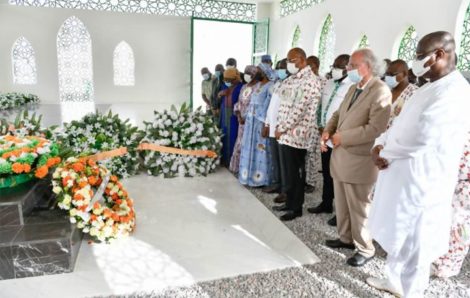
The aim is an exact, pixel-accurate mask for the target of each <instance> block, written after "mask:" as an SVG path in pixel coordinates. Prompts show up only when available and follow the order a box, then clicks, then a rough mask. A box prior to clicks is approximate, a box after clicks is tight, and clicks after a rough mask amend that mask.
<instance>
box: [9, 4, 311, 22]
mask: <svg viewBox="0 0 470 298" xmlns="http://www.w3.org/2000/svg"><path fill="white" fill-rule="evenodd" d="M317 1H318V0H317ZM9 3H10V4H12V5H23V6H36V7H54V8H72V9H88V10H98V11H113V12H126V13H146V14H156V15H168V16H182V17H190V16H194V17H199V18H209V19H220V20H230V21H246V22H253V21H255V20H256V4H253V3H238V2H226V1H212V0H109V1H103V0H10V1H9Z"/></svg>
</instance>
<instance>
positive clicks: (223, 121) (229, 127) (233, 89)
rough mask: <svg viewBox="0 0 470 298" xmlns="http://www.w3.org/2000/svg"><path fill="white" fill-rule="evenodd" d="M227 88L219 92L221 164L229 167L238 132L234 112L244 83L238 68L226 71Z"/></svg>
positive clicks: (225, 82) (225, 81)
mask: <svg viewBox="0 0 470 298" xmlns="http://www.w3.org/2000/svg"><path fill="white" fill-rule="evenodd" d="M224 84H225V89H224V90H222V91H220V92H219V96H220V97H221V100H222V104H221V107H220V128H221V130H222V159H221V164H222V165H223V166H225V167H227V168H228V167H229V165H230V159H231V158H232V154H233V148H234V146H235V141H236V140H237V134H238V118H237V115H235V113H234V112H233V108H234V106H235V104H236V103H237V102H238V97H239V95H240V90H241V89H242V86H243V83H242V82H241V80H240V73H239V72H238V70H236V69H234V68H232V69H227V70H226V71H225V72H224Z"/></svg>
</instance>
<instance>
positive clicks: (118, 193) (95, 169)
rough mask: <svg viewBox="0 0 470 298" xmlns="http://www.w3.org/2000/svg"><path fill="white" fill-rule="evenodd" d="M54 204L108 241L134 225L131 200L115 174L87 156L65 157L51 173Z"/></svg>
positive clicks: (97, 235) (81, 226)
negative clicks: (65, 159) (55, 200)
mask: <svg viewBox="0 0 470 298" xmlns="http://www.w3.org/2000/svg"><path fill="white" fill-rule="evenodd" d="M52 185H53V192H54V193H55V194H56V195H57V201H58V206H59V208H61V209H64V210H67V211H68V213H69V216H70V222H72V223H76V224H77V227H78V228H79V229H81V230H82V231H83V232H84V233H86V234H89V235H90V236H91V237H93V238H94V239H95V240H98V241H101V242H111V241H112V240H115V239H118V238H121V237H123V236H127V235H129V234H130V233H131V232H132V231H133V230H134V227H135V212H134V207H133V200H132V199H130V198H129V194H128V193H127V191H126V190H125V189H124V187H123V186H122V184H121V183H120V182H119V181H118V178H117V177H116V176H114V175H111V173H110V171H109V170H108V169H106V168H105V167H103V166H101V165H98V164H96V163H95V161H93V160H92V159H88V158H75V157H72V158H69V159H67V161H66V162H65V163H63V164H61V165H60V166H59V167H58V168H57V169H56V170H55V172H54V174H53V176H52Z"/></svg>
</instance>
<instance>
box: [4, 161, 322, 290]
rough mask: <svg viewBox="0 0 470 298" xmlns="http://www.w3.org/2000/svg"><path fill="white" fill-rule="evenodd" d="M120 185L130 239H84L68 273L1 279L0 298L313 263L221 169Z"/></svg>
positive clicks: (161, 285)
mask: <svg viewBox="0 0 470 298" xmlns="http://www.w3.org/2000/svg"><path fill="white" fill-rule="evenodd" d="M124 184H125V186H126V187H127V189H128V191H129V192H130V194H131V195H132V197H133V198H134V200H135V206H136V213H137V229H136V231H135V233H134V234H133V235H132V236H131V237H129V238H127V239H123V240H120V241H117V242H115V243H114V244H113V245H105V244H88V243H87V242H85V241H84V242H83V243H82V247H81V250H80V253H79V256H78V259H77V263H76V266H75V271H74V272H73V273H69V274H61V275H51V276H42V277H34V278H23V279H16V280H5V281H0V297H8V298H13V297H48V298H49V297H50V298H52V297H61V298H62V297H67V298H69V297H89V296H107V295H126V294H132V293H151V292H153V293H158V292H161V291H163V290H164V289H165V288H168V287H175V286H176V287H179V286H190V285H192V284H195V283H198V282H202V281H209V280H216V279H221V278H227V277H234V276H238V275H241V274H251V273H259V272H269V271H272V270H277V269H283V268H291V267H300V266H302V265H305V264H314V263H316V262H318V261H319V259H318V258H317V257H316V256H315V254H314V253H313V252H312V251H311V250H310V249H309V248H308V247H307V246H306V245H305V244H304V243H303V242H302V241H300V240H299V239H298V238H297V236H295V235H294V234H293V233H292V232H291V231H290V230H289V229H288V228H287V227H286V226H285V225H284V224H283V223H282V222H280V221H279V220H278V219H277V218H276V217H275V216H274V215H273V214H272V213H271V212H270V211H269V210H268V209H267V208H266V207H265V206H264V205H263V204H262V203H261V202H260V201H258V200H257V199H256V197H255V196H254V195H253V194H252V193H250V192H249V191H248V190H247V189H245V188H244V187H242V186H241V185H239V183H238V181H237V180H236V179H235V178H234V177H233V176H232V175H231V174H230V173H229V172H228V171H226V170H223V169H221V170H218V171H217V172H216V173H215V174H212V175H209V176H208V177H206V178H204V177H198V178H193V179H188V178H175V179H162V178H156V177H150V176H147V175H140V176H136V177H133V178H130V179H127V180H125V181H124Z"/></svg>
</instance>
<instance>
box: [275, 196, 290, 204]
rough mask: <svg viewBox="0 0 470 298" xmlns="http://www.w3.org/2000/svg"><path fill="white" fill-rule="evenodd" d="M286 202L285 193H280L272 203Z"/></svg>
mask: <svg viewBox="0 0 470 298" xmlns="http://www.w3.org/2000/svg"><path fill="white" fill-rule="evenodd" d="M286 201H287V195H286V194H285V193H280V194H279V195H278V196H277V197H275V198H274V203H278V204H281V203H285V202H286Z"/></svg>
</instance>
